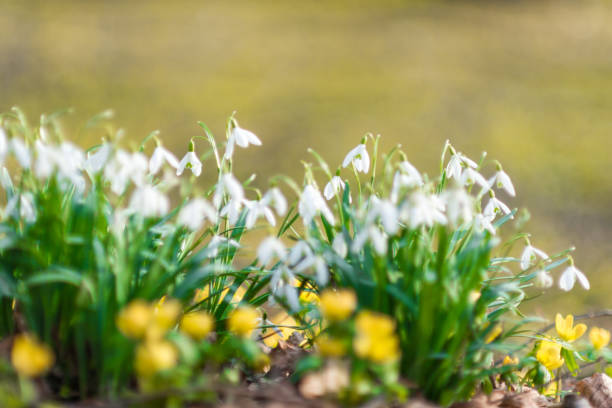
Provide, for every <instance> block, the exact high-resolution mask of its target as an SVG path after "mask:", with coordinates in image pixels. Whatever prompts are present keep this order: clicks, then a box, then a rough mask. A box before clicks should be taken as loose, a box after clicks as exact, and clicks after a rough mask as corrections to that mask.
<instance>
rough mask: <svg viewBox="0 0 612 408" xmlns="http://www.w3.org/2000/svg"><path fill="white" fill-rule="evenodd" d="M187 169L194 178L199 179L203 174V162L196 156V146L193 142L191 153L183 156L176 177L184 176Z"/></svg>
mask: <svg viewBox="0 0 612 408" xmlns="http://www.w3.org/2000/svg"><path fill="white" fill-rule="evenodd" d="M185 169H189V170H191V172H192V173H193V175H194V176H196V177H199V176H200V174H202V162H201V161H200V159H199V158H198V155H197V154H195V145H194V143H193V141H191V142H189V151H188V152H187V153H186V154H185V156H183V158H182V159H181V161H180V163H179V164H178V167H177V169H176V175H177V176H180V175H181V174H183V172H184V171H185Z"/></svg>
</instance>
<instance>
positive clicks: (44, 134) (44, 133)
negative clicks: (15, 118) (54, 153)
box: [38, 126, 50, 143]
mask: <svg viewBox="0 0 612 408" xmlns="http://www.w3.org/2000/svg"><path fill="white" fill-rule="evenodd" d="M38 134H39V135H40V140H42V141H43V142H45V143H46V142H47V141H48V140H50V138H49V129H47V127H46V126H41V127H40V128H38Z"/></svg>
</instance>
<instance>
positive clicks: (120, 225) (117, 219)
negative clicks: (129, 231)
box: [110, 208, 133, 236]
mask: <svg viewBox="0 0 612 408" xmlns="http://www.w3.org/2000/svg"><path fill="white" fill-rule="evenodd" d="M132 214H133V211H132V210H131V209H129V208H117V209H116V210H115V212H114V213H113V219H112V221H111V224H110V229H111V231H112V233H113V234H115V235H116V236H121V235H122V234H123V232H124V231H125V227H126V226H127V222H128V218H129V217H130V215H132Z"/></svg>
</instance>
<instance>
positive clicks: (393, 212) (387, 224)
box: [366, 196, 399, 235]
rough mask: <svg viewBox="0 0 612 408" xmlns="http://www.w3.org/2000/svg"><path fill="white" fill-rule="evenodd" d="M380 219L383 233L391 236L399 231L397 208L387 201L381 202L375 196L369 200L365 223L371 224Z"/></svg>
mask: <svg viewBox="0 0 612 408" xmlns="http://www.w3.org/2000/svg"><path fill="white" fill-rule="evenodd" d="M376 219H380V222H381V224H382V226H383V229H384V230H385V232H386V233H387V234H389V235H393V234H395V233H396V232H397V230H398V229H399V213H398V211H397V207H395V205H394V204H393V203H392V202H391V201H389V200H381V199H380V198H378V197H376V196H372V197H371V198H370V210H369V211H368V215H367V217H366V222H367V223H371V222H373V221H374V220H376Z"/></svg>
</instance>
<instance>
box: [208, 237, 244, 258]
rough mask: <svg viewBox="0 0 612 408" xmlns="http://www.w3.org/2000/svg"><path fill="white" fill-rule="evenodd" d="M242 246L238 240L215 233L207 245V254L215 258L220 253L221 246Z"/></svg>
mask: <svg viewBox="0 0 612 408" xmlns="http://www.w3.org/2000/svg"><path fill="white" fill-rule="evenodd" d="M223 246H224V247H226V248H240V244H239V243H238V241H235V240H233V239H229V238H225V237H222V236H220V235H213V237H212V238H211V240H210V242H209V243H208V245H207V246H206V250H207V255H208V256H209V257H210V258H215V257H216V256H217V255H218V254H219V248H221V247H223Z"/></svg>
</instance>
